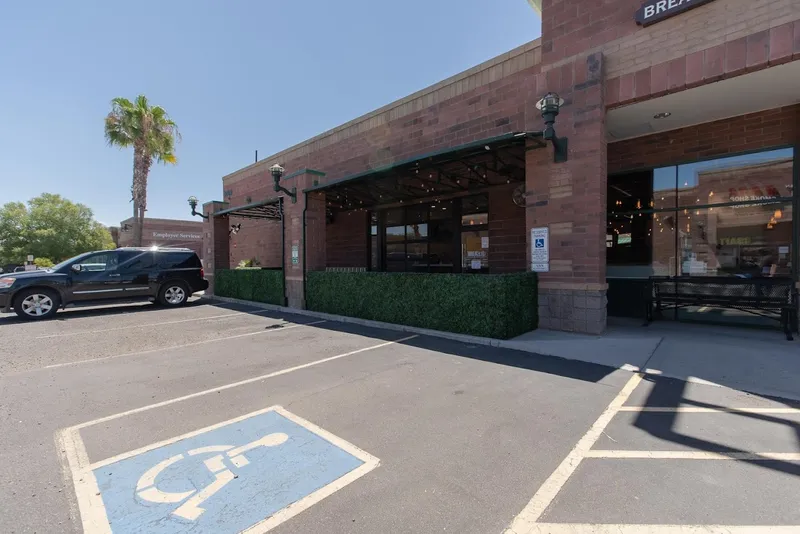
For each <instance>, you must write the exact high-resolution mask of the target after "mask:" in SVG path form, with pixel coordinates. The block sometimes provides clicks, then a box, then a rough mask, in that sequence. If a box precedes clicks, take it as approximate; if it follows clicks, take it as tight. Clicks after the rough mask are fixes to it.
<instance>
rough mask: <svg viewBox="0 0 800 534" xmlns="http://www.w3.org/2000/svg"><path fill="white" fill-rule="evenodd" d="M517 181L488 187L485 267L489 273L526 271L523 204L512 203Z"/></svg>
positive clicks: (525, 234)
mask: <svg viewBox="0 0 800 534" xmlns="http://www.w3.org/2000/svg"><path fill="white" fill-rule="evenodd" d="M518 185H519V184H510V185H508V186H501V187H495V188H492V189H490V190H489V269H490V270H491V272H492V273H513V272H520V271H526V270H527V268H528V266H527V261H526V255H525V240H526V236H527V230H526V226H525V208H524V207H519V206H517V205H516V204H514V201H513V200H512V193H513V191H514V189H515V188H516V187H517V186H518Z"/></svg>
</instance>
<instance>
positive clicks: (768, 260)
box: [678, 203, 793, 278]
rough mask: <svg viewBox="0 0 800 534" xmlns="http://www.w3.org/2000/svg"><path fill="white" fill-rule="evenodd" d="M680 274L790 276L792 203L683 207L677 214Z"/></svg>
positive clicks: (748, 276)
mask: <svg viewBox="0 0 800 534" xmlns="http://www.w3.org/2000/svg"><path fill="white" fill-rule="evenodd" d="M678 220H679V223H678V232H679V234H678V246H679V252H680V262H679V265H678V267H679V270H678V272H679V274H681V275H689V276H738V277H747V278H751V277H762V276H769V277H775V276H791V274H792V261H791V251H792V246H793V244H792V207H791V203H773V204H764V205H760V206H749V205H746V206H726V207H718V208H713V207H712V208H703V209H698V210H684V211H682V212H681V213H679V214H678Z"/></svg>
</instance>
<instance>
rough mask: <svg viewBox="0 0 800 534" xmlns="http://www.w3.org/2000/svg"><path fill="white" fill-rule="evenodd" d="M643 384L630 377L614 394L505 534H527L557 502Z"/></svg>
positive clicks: (635, 377)
mask: <svg viewBox="0 0 800 534" xmlns="http://www.w3.org/2000/svg"><path fill="white" fill-rule="evenodd" d="M641 381H642V375H641V374H635V375H633V376H632V377H631V378H630V380H628V382H627V383H626V384H625V387H623V388H622V390H621V391H620V392H619V393H617V396H616V397H614V400H612V401H611V404H609V405H608V407H607V408H606V409H605V411H603V413H602V414H601V415H600V417H598V418H597V421H595V422H594V424H593V425H592V426H591V428H589V431H588V432H586V434H584V435H583V437H582V438H581V439H580V440H579V441H578V443H577V444H576V445H575V447H574V448H573V449H572V450H571V451H570V453H569V454H568V455H567V457H566V458H564V460H563V461H562V462H561V464H560V465H559V466H558V467H557V468H556V470H555V471H553V474H551V475H550V477H549V478H548V479H547V480H546V481H545V483H544V484H542V486H541V487H540V488H539V491H537V492H536V494H535V495H534V496H533V498H532V499H531V500H530V502H529V503H528V505H527V506H526V507H525V508H524V509H523V510H522V512H520V513H519V515H518V516H517V517H516V518H515V519H514V521H513V522H512V523H511V526H510V527H509V528H508V530H506V534H523V533H527V532H530V529H531V528H532V527H533V524H534V523H536V521H538V520H539V517H541V515H542V514H543V513H544V511H545V510H546V509H547V507H548V506H550V503H551V502H553V499H555V498H556V495H558V492H559V491H561V488H562V487H563V486H564V484H565V483H566V482H567V479H568V478H569V477H571V476H572V474H573V473H574V472H575V470H576V469H577V468H578V466H579V465H580V463H581V461H582V460H583V459H584V458H585V456H586V453H587V452H589V450H590V449H591V448H592V445H594V443H595V442H596V441H597V440H598V439H599V438H600V436H601V434H602V433H603V430H605V428H606V427H607V426H608V423H610V422H611V419H612V418H613V417H614V415H615V414H616V413H617V411H618V410H619V408H620V406H622V405H623V404H625V401H626V400H628V397H629V396H630V394H631V393H633V390H634V389H636V386H638V385H639V382H641Z"/></svg>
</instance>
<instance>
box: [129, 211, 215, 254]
mask: <svg viewBox="0 0 800 534" xmlns="http://www.w3.org/2000/svg"><path fill="white" fill-rule="evenodd" d="M126 224H127V225H129V226H130V227H131V228H130V229H129V230H128V231H126V232H122V231H120V232H119V246H121V247H130V246H133V218H130V219H126V220H124V221H121V222H120V228H122V227H123V226H124V225H126ZM155 234H159V235H155ZM153 245H160V246H165V247H184V248H190V249H192V250H194V251H195V252H197V254H198V256H200V257H201V258H203V257H204V254H203V252H204V251H203V223H202V221H200V220H197V221H182V220H178V219H150V218H145V220H144V229H143V231H142V246H144V247H149V246H153Z"/></svg>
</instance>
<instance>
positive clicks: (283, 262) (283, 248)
mask: <svg viewBox="0 0 800 534" xmlns="http://www.w3.org/2000/svg"><path fill="white" fill-rule="evenodd" d="M279 202H280V206H281V271H283V277H282V278H281V280H282V281H283V304H282V305H283V307H284V308H285V307H286V306H287V305H288V301H287V298H286V215H285V214H284V213H283V197H280V200H279Z"/></svg>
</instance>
